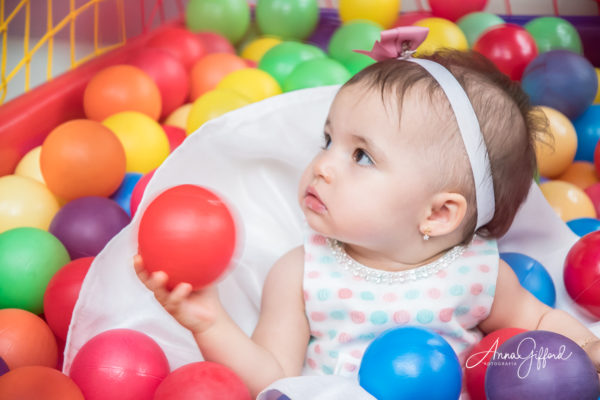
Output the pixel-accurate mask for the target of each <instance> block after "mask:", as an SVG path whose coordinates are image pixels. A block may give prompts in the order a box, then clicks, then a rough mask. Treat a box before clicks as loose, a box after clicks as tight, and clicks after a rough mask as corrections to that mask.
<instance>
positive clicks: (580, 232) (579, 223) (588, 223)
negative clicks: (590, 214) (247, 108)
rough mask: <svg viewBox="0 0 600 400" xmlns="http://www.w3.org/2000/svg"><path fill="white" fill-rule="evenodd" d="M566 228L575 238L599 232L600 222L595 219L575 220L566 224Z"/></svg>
mask: <svg viewBox="0 0 600 400" xmlns="http://www.w3.org/2000/svg"><path fill="white" fill-rule="evenodd" d="M567 226H568V227H569V228H571V230H572V231H573V233H574V234H576V235H577V236H579V237H581V236H585V235H587V234H588V233H591V232H595V231H600V220H598V219H596V218H576V219H572V220H570V221H569V222H567Z"/></svg>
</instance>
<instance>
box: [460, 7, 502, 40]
mask: <svg viewBox="0 0 600 400" xmlns="http://www.w3.org/2000/svg"><path fill="white" fill-rule="evenodd" d="M504 23H505V22H504V20H503V19H502V18H500V17H499V16H497V15H496V14H492V13H489V12H473V13H470V14H467V15H465V16H464V17H461V18H460V19H459V20H458V21H456V24H457V25H458V27H459V28H460V29H461V30H462V31H463V33H464V34H465V37H466V38H467V42H468V43H469V47H473V45H474V44H475V42H476V41H477V39H478V38H479V36H481V34H482V33H483V32H485V31H486V30H488V29H489V28H491V27H493V26H497V25H502V24H504Z"/></svg>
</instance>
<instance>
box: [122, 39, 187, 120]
mask: <svg viewBox="0 0 600 400" xmlns="http://www.w3.org/2000/svg"><path fill="white" fill-rule="evenodd" d="M129 64H131V65H133V66H135V67H138V68H140V69H141V70H142V71H144V72H145V73H147V74H148V76H150V78H152V79H153V80H154V83H156V86H157V87H158V90H159V91H160V95H161V99H162V112H161V114H160V118H161V119H162V118H165V117H167V116H168V115H169V114H171V113H172V112H173V111H175V109H177V107H179V106H181V105H182V104H183V103H184V102H185V100H186V99H187V97H188V92H189V87H190V79H189V77H188V71H187V70H186V68H185V66H184V65H183V64H182V63H181V61H179V60H178V59H177V58H176V57H175V56H174V55H173V53H171V52H169V51H168V50H166V49H163V48H151V47H149V48H144V49H142V50H140V51H138V52H136V53H134V54H133V55H132V60H131V61H130V62H129ZM190 68H191V66H190Z"/></svg>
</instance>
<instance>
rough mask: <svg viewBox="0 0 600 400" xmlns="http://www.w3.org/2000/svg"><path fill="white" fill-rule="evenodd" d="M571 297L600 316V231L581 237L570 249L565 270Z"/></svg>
mask: <svg viewBox="0 0 600 400" xmlns="http://www.w3.org/2000/svg"><path fill="white" fill-rule="evenodd" d="M563 278H564V282H565V288H566V289H567V293H568V294H569V296H571V298H572V299H573V300H574V301H575V302H576V303H577V304H579V305H580V306H581V307H583V308H584V309H585V310H587V311H588V312H590V313H591V314H592V315H594V316H595V317H596V318H599V317H600V284H599V283H600V232H591V233H589V234H587V235H585V236H583V237H582V238H580V239H579V240H578V241H577V242H576V243H575V244H574V245H573V247H571V250H569V253H568V254H567V258H566V259H565V268H564V271H563Z"/></svg>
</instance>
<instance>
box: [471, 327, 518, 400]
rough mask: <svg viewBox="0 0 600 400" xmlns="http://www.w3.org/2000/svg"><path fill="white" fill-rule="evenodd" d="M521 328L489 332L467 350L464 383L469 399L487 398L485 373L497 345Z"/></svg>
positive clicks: (481, 399) (516, 333)
mask: <svg viewBox="0 0 600 400" xmlns="http://www.w3.org/2000/svg"><path fill="white" fill-rule="evenodd" d="M523 332H527V330H525V329H521V328H502V329H498V330H496V331H493V332H490V333H488V334H487V335H485V336H484V337H483V339H481V340H480V341H479V343H477V344H476V345H475V346H473V347H472V348H471V350H470V351H469V355H468V356H467V358H466V361H465V385H466V387H467V391H468V393H469V397H470V399H471V400H487V397H486V396H485V373H486V371H487V367H488V365H489V363H490V360H491V358H492V357H493V355H494V352H495V351H496V349H498V346H500V345H501V344H502V343H504V342H506V341H507V340H508V339H510V338H511V337H513V336H515V335H518V334H519V333H523Z"/></svg>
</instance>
